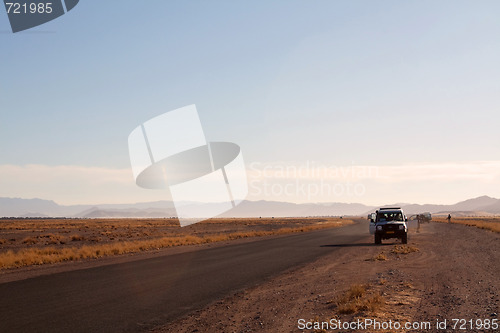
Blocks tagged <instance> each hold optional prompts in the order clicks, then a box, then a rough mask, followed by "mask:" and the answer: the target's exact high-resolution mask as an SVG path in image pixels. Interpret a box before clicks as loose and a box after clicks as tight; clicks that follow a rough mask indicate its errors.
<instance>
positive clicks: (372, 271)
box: [154, 223, 500, 332]
mask: <svg viewBox="0 0 500 333" xmlns="http://www.w3.org/2000/svg"><path fill="white" fill-rule="evenodd" d="M396 245H398V246H399V245H400V244H399V242H394V243H391V241H386V242H385V244H384V245H382V246H374V245H372V239H371V238H370V237H368V236H367V238H366V241H365V242H362V243H358V244H349V245H343V246H336V245H335V244H331V245H330V246H331V247H332V250H333V249H335V251H332V253H331V254H328V255H325V256H323V257H321V258H320V259H318V260H316V261H315V262H312V263H310V264H308V265H305V266H303V267H299V268H295V269H293V270H290V271H288V272H285V273H284V274H282V275H280V276H278V277H275V278H273V279H271V280H269V281H267V282H265V283H263V284H261V285H259V286H257V287H254V288H251V289H247V290H245V291H242V292H238V293H236V294H234V295H232V296H230V297H227V298H225V299H223V300H220V301H218V302H216V303H214V304H212V305H210V306H208V307H206V308H204V309H202V310H199V311H197V312H195V313H192V314H190V315H188V316H185V317H183V318H180V319H178V320H177V321H175V322H172V323H170V324H168V325H165V326H162V327H158V328H156V329H155V330H154V332H216V331H218V332H253V331H263V332H300V331H319V332H321V330H308V329H299V320H300V319H303V320H304V322H323V321H329V320H330V319H331V318H337V319H340V320H342V321H346V322H352V321H355V320H357V319H366V318H368V319H372V320H378V321H380V322H388V321H389V320H391V321H393V322H396V321H397V322H400V323H406V322H411V323H413V322H418V323H421V325H425V324H426V323H429V325H430V328H426V329H425V330H424V329H421V330H413V331H426V332H444V331H445V330H438V329H437V327H436V325H437V324H436V323H437V321H440V322H443V321H444V320H445V319H446V320H447V324H446V325H447V329H448V330H446V331H453V330H452V327H451V325H452V324H453V322H452V319H454V318H455V319H465V320H467V321H468V320H470V319H472V320H474V321H475V320H477V319H480V320H484V319H490V320H491V319H497V318H498V313H499V307H500V278H499V273H500V246H499V245H500V235H499V234H495V233H493V232H489V231H485V230H480V229H477V228H472V227H466V226H462V225H448V224H437V223H431V224H426V225H424V226H423V228H422V230H421V232H420V233H418V234H417V233H414V234H411V237H410V240H409V244H408V245H409V246H410V247H413V248H414V249H418V251H416V252H411V253H408V254H401V253H393V252H394V250H395V249H396V248H395V246H396ZM396 252H398V250H397V249H396ZM375 258H379V259H384V258H385V259H386V260H374V259H375ZM355 284H361V285H364V286H366V290H367V291H366V297H371V296H373V295H381V296H382V298H381V303H380V304H378V305H377V306H376V307H375V309H374V310H373V311H372V310H367V311H357V312H354V313H351V314H340V313H339V307H338V305H337V304H336V303H337V301H338V300H339V299H340V298H341V297H342V296H343V295H345V293H346V291H347V290H348V289H349V288H350V287H351V286H353V285H355ZM301 328H302V327H301ZM327 331H330V330H327ZM331 331H332V332H333V331H337V330H331ZM341 331H342V332H345V331H360V330H341ZM364 331H365V332H372V331H377V330H373V329H369V328H368V329H366V328H365V330H364ZM392 331H397V332H404V331H408V330H404V329H400V330H392ZM410 331H411V330H410ZM456 331H457V332H458V331H460V330H456ZM466 331H467V332H476V331H482V330H480V329H476V327H473V328H472V329H470V328H469V329H467V330H466ZM494 331H495V330H485V332H494ZM497 331H498V330H497ZM378 332H380V331H378ZM462 332H463V330H462Z"/></svg>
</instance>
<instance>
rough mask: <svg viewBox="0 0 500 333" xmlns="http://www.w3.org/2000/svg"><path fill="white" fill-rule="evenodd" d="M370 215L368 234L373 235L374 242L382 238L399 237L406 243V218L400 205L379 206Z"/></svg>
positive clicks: (376, 242)
mask: <svg viewBox="0 0 500 333" xmlns="http://www.w3.org/2000/svg"><path fill="white" fill-rule="evenodd" d="M369 216H370V234H372V235H375V244H381V243H382V239H389V238H399V239H401V243H403V244H407V243H408V225H407V222H408V218H407V217H406V215H405V214H404V213H403V210H402V209H401V208H400V207H389V208H380V209H379V210H377V211H376V212H375V213H372V214H371V215H369Z"/></svg>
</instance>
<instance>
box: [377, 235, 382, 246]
mask: <svg viewBox="0 0 500 333" xmlns="http://www.w3.org/2000/svg"><path fill="white" fill-rule="evenodd" d="M375 244H382V238H381V237H380V235H377V234H375Z"/></svg>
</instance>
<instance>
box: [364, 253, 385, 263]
mask: <svg viewBox="0 0 500 333" xmlns="http://www.w3.org/2000/svg"><path fill="white" fill-rule="evenodd" d="M385 260H387V256H386V255H385V253H384V252H380V253H379V254H377V255H376V256H374V257H371V258H368V259H365V261H385Z"/></svg>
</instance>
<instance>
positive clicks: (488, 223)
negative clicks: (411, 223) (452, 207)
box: [434, 217, 500, 232]
mask: <svg viewBox="0 0 500 333" xmlns="http://www.w3.org/2000/svg"><path fill="white" fill-rule="evenodd" d="M434 221H436V222H441V223H448V220H447V219H446V218H436V219H434ZM451 223H455V224H463V225H466V226H469V227H476V228H479V229H484V230H490V231H493V232H500V218H498V217H484V218H481V217H452V219H451Z"/></svg>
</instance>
